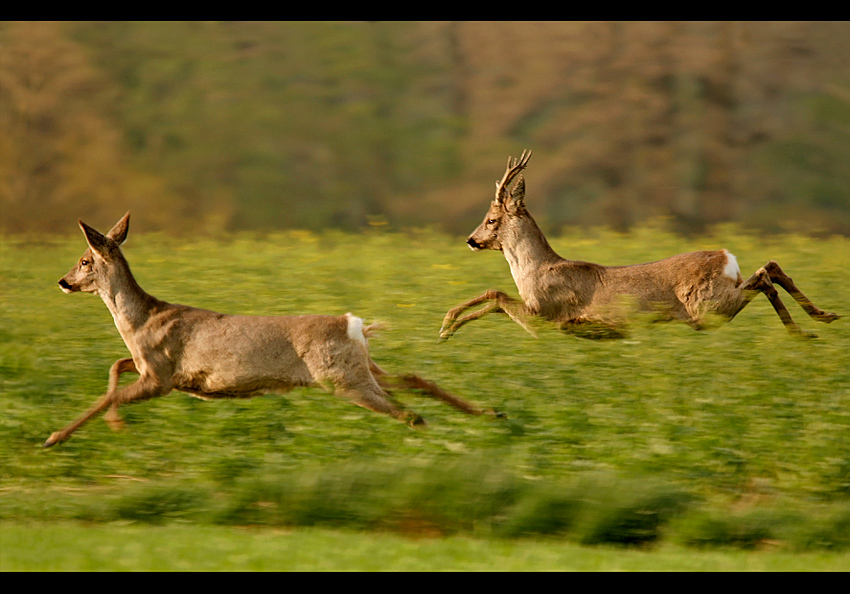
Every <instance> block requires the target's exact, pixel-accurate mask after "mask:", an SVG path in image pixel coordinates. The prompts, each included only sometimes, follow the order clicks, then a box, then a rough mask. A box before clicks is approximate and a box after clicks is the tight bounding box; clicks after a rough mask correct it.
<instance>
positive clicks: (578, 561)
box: [0, 523, 850, 572]
mask: <svg viewBox="0 0 850 594" xmlns="http://www.w3.org/2000/svg"><path fill="white" fill-rule="evenodd" d="M0 531H1V532H0V541H2V546H0V570H2V571H7V572H9V571H846V570H847V568H848V567H850V555H848V554H847V553H846V552H845V553H836V552H824V551H817V552H809V553H793V554H792V553H788V552H784V551H781V550H779V551H777V550H764V551H757V552H749V551H748V552H745V551H740V550H736V549H713V550H703V551H694V550H693V549H688V548H683V547H681V546H676V545H665V546H662V547H658V548H655V549H652V550H643V549H623V548H619V547H593V548H590V547H582V546H578V545H575V544H571V543H568V542H564V541H559V540H553V539H548V540H543V539H534V540H532V539H514V540H492V539H476V538H470V537H467V536H452V537H446V538H427V537H426V538H407V537H403V536H398V535H394V534H389V533H362V532H351V531H345V530H328V529H315V528H301V529H288V528H285V529H264V530H258V529H256V528H250V527H249V528H246V527H222V526H193V525H169V526H161V527H140V526H129V525H120V524H119V525H94V526H85V525H79V524H74V523H60V524H58V525H49V526H46V525H40V524H37V525H32V524H19V523H14V524H9V523H3V524H0Z"/></svg>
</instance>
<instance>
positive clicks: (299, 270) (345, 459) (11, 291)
mask: <svg viewBox="0 0 850 594" xmlns="http://www.w3.org/2000/svg"><path fill="white" fill-rule="evenodd" d="M552 243H553V246H554V247H555V249H556V250H557V251H558V252H559V253H561V254H562V255H564V256H566V257H570V258H574V259H582V260H591V261H597V262H601V263H606V264H628V263H635V262H640V261H649V260H654V259H659V258H662V257H664V256H667V255H671V254H674V253H678V252H682V251H688V250H692V249H704V248H708V247H727V248H728V249H729V250H730V251H732V252H733V253H734V254H736V256H737V257H738V261H739V262H740V264H741V266H742V269H743V270H744V272H745V274H747V273H749V272H750V271H754V270H755V269H756V268H758V267H759V266H761V265H762V264H764V263H765V262H766V261H767V260H769V259H775V260H777V261H778V262H779V263H780V264H781V265H782V267H783V268H784V269H785V271H786V272H788V273H789V275H791V276H792V277H793V278H794V280H795V282H796V283H797V285H798V286H800V287H801V289H802V290H803V291H804V292H805V293H806V294H807V295H808V296H809V297H810V298H811V299H812V300H813V301H814V302H815V303H816V304H818V305H819V306H820V307H822V308H824V309H827V310H829V311H835V312H837V313H839V314H843V315H848V314H850V299H848V296H850V281H848V279H847V277H846V270H848V268H850V241H848V240H847V239H846V238H840V237H833V238H826V239H811V238H805V237H801V236H793V235H784V236H773V237H756V236H752V235H748V234H746V233H742V232H740V231H738V230H736V229H734V228H721V229H718V230H717V231H716V233H715V235H713V236H711V237H704V238H696V239H693V238H692V239H685V238H682V237H678V236H675V235H672V234H669V233H666V232H664V231H663V230H661V229H658V228H650V229H646V230H643V231H640V232H635V233H633V234H630V235H619V234H614V233H609V232H605V231H601V230H597V231H590V232H584V233H577V232H571V231H567V232H565V233H564V234H562V235H561V236H560V237H558V238H553V239H552ZM84 247H85V242H84V239H83V237H82V235H81V234H79V235H71V236H69V237H65V238H53V239H51V240H43V239H40V240H39V241H36V240H34V239H28V238H23V237H9V236H6V237H3V238H2V244H0V283H2V294H0V295H2V301H0V392H2V396H0V481H2V483H0V520H2V521H3V522H4V528H3V530H4V532H5V530H6V527H7V526H15V525H20V523H21V522H24V523H30V522H31V523H35V525H36V526H40V525H41V524H42V523H50V522H68V521H85V522H88V523H92V524H94V526H93V529H97V530H100V529H101V528H98V527H101V526H102V527H103V528H102V529H105V530H109V529H112V528H114V527H116V526H119V525H122V524H127V523H130V524H133V525H142V524H144V525H148V526H151V527H150V528H148V529H150V530H152V531H153V532H152V534H159V533H163V532H162V531H164V530H167V529H169V528H170V527H174V526H176V524H178V523H179V524H181V525H183V524H189V525H192V526H195V527H197V529H198V530H203V529H210V530H214V529H218V528H215V527H216V526H218V527H221V529H222V530H224V528H223V526H227V525H244V524H252V525H256V526H265V527H267V528H268V529H269V530H281V529H286V530H288V529H289V528H291V527H298V526H300V527H312V528H315V529H331V528H332V529H335V530H362V531H364V533H365V535H364V536H363V538H364V539H368V538H370V537H369V536H367V535H368V534H369V533H371V532H377V533H381V534H383V535H384V536H382V537H381V538H385V537H386V534H387V533H397V534H403V535H408V536H410V535H417V534H428V535H433V534H438V535H441V536H442V537H443V539H455V538H457V539H461V540H463V538H467V537H469V538H483V539H484V540H487V541H488V542H491V541H494V542H499V543H501V544H493V545H492V546H496V547H502V546H503V547H510V546H512V545H511V542H513V541H514V540H516V539H522V541H523V542H526V540H527V538H528V537H529V536H538V537H541V538H542V537H545V538H548V539H553V540H555V541H557V542H558V543H560V544H559V545H558V546H567V545H568V544H570V543H571V544H585V545H604V546H608V545H611V544H615V543H619V544H631V545H639V546H641V547H645V546H647V545H653V546H654V547H656V548H658V547H662V548H663V547H667V546H673V547H686V548H688V549H694V548H695V547H699V548H706V547H727V546H732V547H737V548H745V549H755V550H756V551H758V553H753V554H759V553H760V552H762V549H765V548H766V547H767V548H777V547H778V548H779V550H782V551H787V552H789V553H791V552H797V553H800V552H801V551H826V550H843V549H846V548H847V545H848V536H847V534H848V533H850V530H848V525H850V357H848V355H847V353H848V352H850V325H848V323H847V320H846V318H845V319H843V320H839V321H838V322H836V323H834V324H831V325H828V326H827V325H822V324H818V323H816V322H814V321H812V320H811V319H809V318H808V317H807V316H805V314H804V313H803V312H802V311H801V310H800V309H799V308H797V307H796V305H795V304H794V303H793V301H792V300H791V299H790V298H786V299H785V301H786V303H787V304H788V306H789V309H790V310H791V312H792V315H793V316H794V317H795V319H796V320H797V321H798V323H800V325H801V326H803V327H804V328H805V329H807V330H815V331H817V332H818V333H819V335H820V337H819V338H818V339H815V340H809V341H802V340H797V339H794V338H792V337H790V336H789V335H788V334H787V333H786V332H785V330H784V329H783V327H782V324H781V323H780V321H779V319H778V318H777V316H776V315H775V313H774V312H773V310H772V309H771V308H770V306H769V304H768V303H767V300H765V299H762V298H759V299H756V301H755V302H753V303H752V304H751V305H750V306H749V307H747V308H746V309H745V310H744V311H743V312H742V313H741V314H740V315H739V316H738V317H737V318H736V319H735V320H734V321H732V322H731V323H729V324H726V325H723V326H720V327H718V328H716V329H713V330H711V331H706V332H694V331H693V330H691V329H690V328H688V327H686V326H683V325H663V324H662V325H651V324H646V323H643V322H642V321H639V322H638V323H636V324H635V326H634V327H633V328H632V330H631V335H630V336H629V338H628V339H627V340H622V341H614V342H599V341H584V340H581V339H577V338H574V337H568V336H564V335H561V334H559V333H557V332H555V331H554V330H550V329H546V328H544V329H542V331H541V333H540V336H539V337H538V338H533V337H531V336H530V335H528V334H527V333H525V331H524V330H523V329H522V328H520V327H519V326H517V325H516V324H514V323H512V322H510V320H508V319H507V318H505V317H504V316H491V317H489V318H485V319H482V320H480V321H478V322H475V323H473V324H470V325H468V326H466V327H464V328H463V329H462V330H461V331H460V332H458V334H457V335H455V336H454V337H453V338H452V339H451V340H450V341H448V342H446V343H442V344H440V343H438V341H437V331H438V329H439V327H440V322H441V321H442V317H443V315H444V313H445V311H446V310H447V309H449V308H450V307H452V306H454V305H456V304H458V303H460V302H461V301H463V300H465V299H468V298H470V297H472V296H474V295H477V294H480V293H481V292H483V291H484V290H485V289H488V288H500V289H503V290H506V291H507V292H509V293H511V294H516V291H515V287H514V286H513V282H512V279H511V277H510V273H509V271H508V268H507V264H506V263H505V261H504V258H503V257H502V256H501V255H500V254H498V253H495V252H488V253H472V252H470V251H469V250H468V249H467V248H466V247H465V246H464V245H463V240H462V239H459V238H451V237H447V236H444V235H440V234H436V233H433V232H430V231H409V232H405V233H378V232H376V233H372V234H365V235H347V234H342V233H333V232H328V233H323V234H311V233H304V232H288V233H279V234H270V235H263V236H255V235H247V234H245V235H233V236H226V237H220V238H215V239H213V238H192V239H185V238H183V239H177V238H171V237H167V236H164V235H156V234H148V235H134V234H133V233H132V231H131V233H130V238H129V239H128V241H127V243H126V245H125V249H124V251H125V254H126V256H127V258H128V260H129V262H130V265H131V267H132V269H133V271H134V273H135V275H136V277H137V279H138V280H139V282H140V284H141V285H142V286H143V287H144V288H145V289H146V290H147V291H149V292H150V293H152V294H154V295H156V296H157V297H160V298H162V299H165V300H167V301H172V302H177V303H186V304H190V305H195V306H199V307H206V308H210V309H214V310H218V311H223V312H228V313H252V314H260V313H264V314H288V313H334V314H338V313H344V312H346V311H351V312H353V313H355V314H356V315H359V316H361V317H363V318H365V319H366V320H367V321H373V320H380V321H383V322H386V323H387V324H388V326H389V327H388V329H387V330H385V331H383V332H382V333H381V334H380V335H379V336H378V337H376V338H375V339H373V340H372V342H371V349H372V352H373V356H374V358H375V360H376V361H377V362H378V363H379V364H380V365H382V366H383V367H385V368H387V369H389V370H392V371H399V372H401V371H405V372H415V373H420V374H422V375H423V376H425V377H428V378H430V379H432V380H434V381H436V382H437V383H439V384H440V385H441V386H443V387H444V388H446V389H448V390H450V391H452V392H454V393H456V394H458V395H460V396H462V397H465V398H467V399H469V400H472V401H474V402H477V403H479V404H480V405H482V406H487V407H495V408H497V409H500V410H502V411H504V412H506V413H507V415H508V419H507V420H506V421H504V420H498V419H492V418H478V417H469V416H466V415H463V414H462V413H460V412H458V411H456V410H454V409H451V408H449V407H447V406H445V405H442V404H440V403H438V402H434V401H431V400H427V399H423V398H420V397H418V396H417V395H416V394H411V393H399V394H398V397H399V399H400V400H401V401H403V402H404V403H405V405H407V406H409V407H410V408H411V409H414V410H416V411H417V412H419V413H420V414H422V415H423V416H424V417H425V419H426V420H427V421H428V426H427V427H426V428H425V429H422V430H412V429H410V428H408V427H407V426H405V425H403V424H401V423H398V422H396V421H394V420H392V419H390V418H387V417H384V416H382V415H379V414H376V413H373V412H370V411H366V410H364V409H360V408H358V407H355V406H353V405H351V404H349V403H347V402H344V401H341V400H339V399H337V398H336V397H334V396H332V395H330V394H326V393H325V392H323V391H321V390H318V389H303V390H297V391H294V392H290V393H288V394H286V395H282V396H281V395H269V396H266V397H262V398H255V399H252V400H246V401H241V400H240V401H220V402H204V401H200V400H197V399H194V398H191V397H188V396H186V395H185V394H181V393H178V392H175V393H172V394H170V395H168V396H167V397H164V398H159V399H156V400H153V401H149V402H144V403H139V404H136V405H132V406H128V407H125V408H124V409H122V411H123V416H124V419H125V428H124V430H123V431H121V432H118V433H116V432H112V431H111V430H109V428H108V427H107V426H106V424H105V423H104V422H103V421H102V420H100V419H95V420H93V421H92V422H90V423H89V424H87V425H85V426H84V427H82V428H81V429H80V430H79V431H77V433H75V434H74V435H73V437H72V438H71V439H70V440H69V441H68V442H66V443H64V444H61V445H59V446H56V447H54V448H50V449H47V450H45V449H43V448H41V443H42V442H43V441H44V440H45V439H46V438H47V436H48V435H50V433H51V432H53V431H55V430H57V429H59V428H61V427H62V426H64V425H65V424H67V423H68V422H70V421H71V420H73V419H74V418H76V417H77V416H78V415H79V414H81V413H82V412H83V411H84V410H85V409H86V408H87V407H88V406H89V404H91V402H93V401H94V400H95V398H96V397H97V396H99V395H100V394H101V393H102V392H103V390H104V389H105V386H106V378H107V370H108V369H109V366H110V365H111V363H112V362H113V361H114V360H115V359H118V358H121V357H125V356H127V354H126V353H127V351H126V348H125V346H124V344H123V342H122V341H121V339H120V336H119V335H118V333H117V331H116V329H115V327H114V325H113V322H112V319H111V316H110V315H109V313H108V312H107V310H106V308H105V307H104V305H103V303H102V302H101V301H100V300H99V299H98V298H96V297H94V296H91V295H71V296H69V295H64V294H63V293H61V291H59V289H58V287H57V285H56V281H57V280H58V279H59V278H60V277H61V276H62V275H63V274H65V272H67V270H68V269H69V268H70V267H71V266H72V265H73V264H74V263H75V262H76V259H77V258H78V257H79V256H80V255H81V254H82V252H83V250H84ZM128 381H129V380H128ZM61 525H63V526H69V525H68V524H61ZM203 527H206V528H203ZM43 528H44V529H45V530H47V529H48V527H47V526H43ZM121 529H122V530H125V529H127V530H129V529H130V527H124V528H121ZM174 529H177V528H174ZM69 530H70V529H69ZM32 532H33V538H39V536H38V535H39V534H44V538H48V536H47V535H46V533H43V531H42V530H40V529H35V530H33V531H32ZM71 532H72V533H74V534H76V533H77V531H75V530H71ZM298 532H299V533H300V531H298ZM86 533H87V532H86V531H82V533H81V534H80V535H79V538H81V539H85V538H87V537H86V536H83V535H84V534H86ZM224 533H227V532H226V531H225V532H224ZM232 534H238V531H237V532H233V533H232ZM187 538H188V537H187ZM234 538H235V537H234ZM3 540H4V547H3V548H6V546H5V542H6V535H5V534H4V536H3ZM375 546H378V545H375ZM487 546H491V545H487ZM75 548H80V547H75ZM3 554H4V555H7V554H8V553H7V552H6V551H4V553H3ZM800 554H802V553H800ZM759 558H761V557H759Z"/></svg>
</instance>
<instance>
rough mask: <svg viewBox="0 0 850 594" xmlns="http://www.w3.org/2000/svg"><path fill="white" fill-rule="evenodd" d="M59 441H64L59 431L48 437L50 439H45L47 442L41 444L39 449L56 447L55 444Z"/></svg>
mask: <svg viewBox="0 0 850 594" xmlns="http://www.w3.org/2000/svg"><path fill="white" fill-rule="evenodd" d="M61 441H64V439H63V436H62V432H61V431H55V432H53V433H52V434H51V435H50V437H48V438H47V441H45V442H44V443H43V444H41V447H43V448H49V447H50V446H52V445H56V444H57V443H59V442H61Z"/></svg>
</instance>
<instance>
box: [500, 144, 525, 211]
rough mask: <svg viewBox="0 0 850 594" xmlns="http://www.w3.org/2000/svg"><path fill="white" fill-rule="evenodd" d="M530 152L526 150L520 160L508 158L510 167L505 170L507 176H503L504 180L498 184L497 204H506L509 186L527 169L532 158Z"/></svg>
mask: <svg viewBox="0 0 850 594" xmlns="http://www.w3.org/2000/svg"><path fill="white" fill-rule="evenodd" d="M531 152H532V151H530V150H528V149H526V150H524V151H522V155H520V157H519V159H511V157H508V165H507V167H506V168H505V174H504V175H503V176H502V179H501V180H499V181H497V182H496V200H495V202H496V203H497V204H501V203H502V202H504V200H505V197H506V196H507V189H508V185H509V184H510V183H511V181H513V179H514V178H515V177H516V176H517V174H518V173H519V172H520V171H522V170H523V169H525V167H526V165H528V160H529V159H530V158H531Z"/></svg>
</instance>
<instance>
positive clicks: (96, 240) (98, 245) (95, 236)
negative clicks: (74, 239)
mask: <svg viewBox="0 0 850 594" xmlns="http://www.w3.org/2000/svg"><path fill="white" fill-rule="evenodd" d="M79 223H80V229H82V230H83V234H84V235H85V236H86V241H87V242H88V244H89V247H90V248H91V249H92V251H94V252H95V253H96V254H97V255H99V256H100V257H102V258H104V259H106V258H108V257H109V250H110V247H111V246H110V243H111V242H110V240H109V238H108V237H106V236H105V235H103V234H102V233H101V232H100V231H98V230H97V229H95V228H94V227H89V226H88V225H86V224H85V223H84V222H82V221H79Z"/></svg>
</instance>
